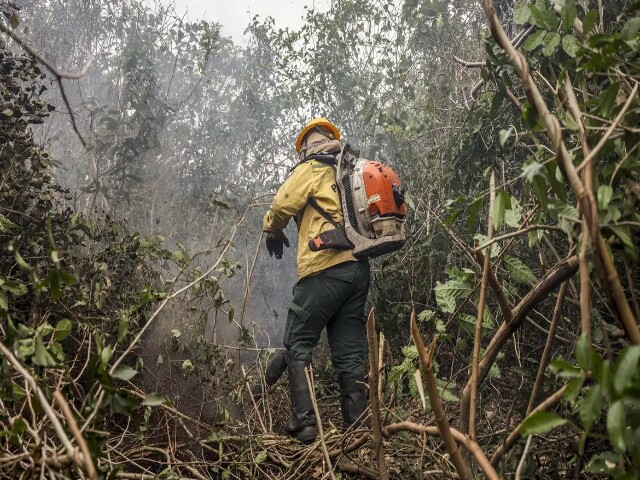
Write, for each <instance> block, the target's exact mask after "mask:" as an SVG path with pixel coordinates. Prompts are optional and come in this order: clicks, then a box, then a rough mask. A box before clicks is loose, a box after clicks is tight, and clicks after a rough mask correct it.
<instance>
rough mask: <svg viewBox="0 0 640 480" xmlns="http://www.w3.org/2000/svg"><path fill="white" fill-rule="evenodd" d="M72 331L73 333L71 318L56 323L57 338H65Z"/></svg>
mask: <svg viewBox="0 0 640 480" xmlns="http://www.w3.org/2000/svg"><path fill="white" fill-rule="evenodd" d="M70 333H71V320H69V319H68V318H63V319H62V320H60V321H59V322H58V324H57V325H56V333H55V338H56V340H58V341H60V340H64V339H65V338H67V337H68V336H69V334H70Z"/></svg>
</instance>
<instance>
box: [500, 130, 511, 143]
mask: <svg viewBox="0 0 640 480" xmlns="http://www.w3.org/2000/svg"><path fill="white" fill-rule="evenodd" d="M510 136H511V129H509V130H500V133H498V137H499V141H500V146H501V147H504V144H505V143H507V140H509V137H510Z"/></svg>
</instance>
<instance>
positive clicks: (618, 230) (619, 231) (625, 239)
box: [608, 225, 635, 249]
mask: <svg viewBox="0 0 640 480" xmlns="http://www.w3.org/2000/svg"><path fill="white" fill-rule="evenodd" d="M608 227H609V228H610V229H611V231H612V232H613V233H615V234H616V237H618V238H619V239H620V240H622V243H624V244H625V245H626V246H628V247H631V248H633V249H635V245H634V244H633V240H632V239H631V235H630V234H629V229H628V228H627V227H617V226H615V225H608Z"/></svg>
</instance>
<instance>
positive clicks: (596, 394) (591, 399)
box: [578, 385, 602, 431]
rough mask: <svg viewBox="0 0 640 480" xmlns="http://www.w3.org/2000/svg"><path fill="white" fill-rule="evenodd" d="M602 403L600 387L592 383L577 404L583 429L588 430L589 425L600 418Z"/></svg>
mask: <svg viewBox="0 0 640 480" xmlns="http://www.w3.org/2000/svg"><path fill="white" fill-rule="evenodd" d="M601 404H602V387H601V386H600V385H594V386H593V387H591V388H590V389H589V390H588V391H587V394H586V395H585V396H584V398H583V399H582V400H581V401H580V403H579V404H578V414H579V415H580V421H581V422H582V426H583V427H584V429H585V430H587V431H589V430H590V429H591V425H593V424H594V423H595V421H596V420H598V419H599V418H600V406H601Z"/></svg>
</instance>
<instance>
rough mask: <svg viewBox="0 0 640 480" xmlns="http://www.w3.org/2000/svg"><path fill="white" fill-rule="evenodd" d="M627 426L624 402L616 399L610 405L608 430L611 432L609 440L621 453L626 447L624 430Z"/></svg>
mask: <svg viewBox="0 0 640 480" xmlns="http://www.w3.org/2000/svg"><path fill="white" fill-rule="evenodd" d="M626 428H627V422H626V414H625V408H624V402H623V401H622V400H616V401H615V402H613V403H612V404H611V406H610V407H609V413H608V415H607V431H608V432H609V441H610V442H611V445H613V448H614V449H615V450H617V451H618V452H620V453H623V452H624V451H625V449H626V441H625V438H624V437H625V435H624V432H625V430H626Z"/></svg>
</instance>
